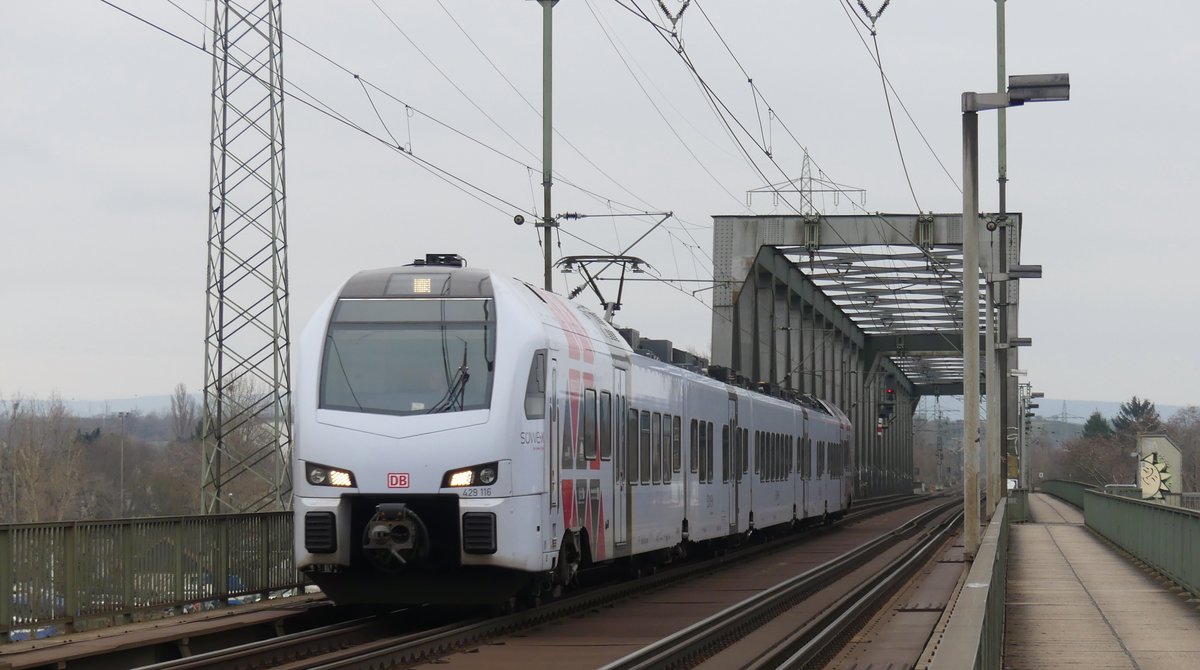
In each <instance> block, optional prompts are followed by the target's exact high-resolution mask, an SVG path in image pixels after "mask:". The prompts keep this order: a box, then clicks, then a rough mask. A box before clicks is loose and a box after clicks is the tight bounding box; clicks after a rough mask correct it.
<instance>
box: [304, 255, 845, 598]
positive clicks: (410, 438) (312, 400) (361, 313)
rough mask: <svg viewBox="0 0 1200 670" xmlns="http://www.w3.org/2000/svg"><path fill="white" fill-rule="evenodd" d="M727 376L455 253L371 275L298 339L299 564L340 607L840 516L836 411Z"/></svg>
mask: <svg viewBox="0 0 1200 670" xmlns="http://www.w3.org/2000/svg"><path fill="white" fill-rule="evenodd" d="M728 381H729V380H720V379H716V378H713V377H710V376H705V375H702V374H698V373H696V372H694V371H689V370H685V369H683V368H682V367H679V366H675V365H671V364H669V363H667V362H663V361H659V360H655V359H654V358H651V357H648V356H645V355H642V354H639V353H637V352H635V351H634V350H633V349H632V348H631V346H630V345H629V343H628V342H627V341H626V340H625V339H624V338H623V337H622V336H621V335H620V334H619V333H617V331H615V330H614V329H613V328H612V327H611V326H610V325H609V324H608V323H605V322H604V321H603V320H602V319H600V318H598V317H597V316H596V315H595V314H593V313H591V312H590V311H588V310H586V309H584V308H582V307H580V306H578V305H576V304H574V303H571V302H569V301H567V300H566V299H564V298H562V297H560V296H558V295H555V294H553V293H549V292H546V291H542V290H541V289H538V288H535V287H533V286H530V285H528V284H525V283H523V282H520V281H517V280H513V279H509V278H505V277H502V276H500V275H496V274H494V273H491V272H488V271H485V270H479V269H474V268H468V267H465V266H464V264H463V263H462V262H461V259H459V258H458V257H456V256H447V255H431V256H428V257H426V259H424V260H422V261H418V262H416V263H414V264H413V265H409V266H404V267H400V268H387V269H382V270H371V271H365V272H361V273H359V274H357V275H355V276H354V277H352V278H351V279H350V280H349V281H348V282H347V283H346V284H345V285H344V286H343V287H342V288H341V289H340V290H339V291H338V293H337V294H335V295H334V296H332V297H331V298H330V299H329V300H328V301H326V303H325V304H324V305H323V306H322V307H321V308H320V309H319V310H318V312H317V314H316V315H315V316H314V317H313V319H312V321H311V322H310V324H309V325H308V327H307V328H306V329H305V330H304V333H303V335H302V338H301V340H300V342H299V345H298V347H297V361H296V366H295V385H294V386H295V397H294V405H293V411H294V422H295V426H296V430H295V436H294V437H295V458H294V459H293V460H294V462H295V478H294V479H295V484H294V510H295V515H296V526H295V527H296V529H297V531H296V539H295V551H296V556H297V564H298V566H299V567H300V568H301V569H302V570H305V571H306V572H307V573H309V574H310V576H311V577H312V579H313V580H314V581H315V582H316V583H317V584H318V585H320V586H321V587H322V588H323V589H324V590H325V591H326V592H327V593H328V594H329V595H330V596H331V597H332V598H333V599H334V600H335V601H338V602H380V603H419V602H436V603H486V602H497V601H500V600H503V599H506V598H508V597H509V596H511V595H513V594H514V593H517V592H518V591H524V592H526V593H533V594H536V593H539V592H540V591H542V590H544V589H554V588H557V587H561V586H565V585H568V584H570V583H571V582H572V581H573V580H574V579H575V575H576V573H577V571H578V570H579V569H580V568H581V567H586V566H589V565H595V564H601V563H605V562H611V561H621V562H629V563H630V564H631V565H634V566H635V567H636V566H640V565H644V564H655V563H661V562H664V561H667V560H670V559H671V558H672V557H674V556H677V555H679V554H681V553H684V552H685V551H686V550H687V548H688V547H689V546H695V545H697V544H701V543H709V544H712V543H718V544H719V543H736V542H738V541H740V540H741V539H744V538H745V536H746V535H747V534H748V533H750V532H753V531H754V530H756V529H761V528H765V527H769V526H777V525H780V524H786V523H795V522H803V521H806V520H810V519H817V518H827V516H828V515H830V514H834V515H836V514H839V513H842V512H844V511H845V509H846V508H847V507H848V506H849V503H850V499H849V493H848V492H849V491H850V490H851V487H850V486H849V485H848V482H847V481H846V480H847V478H848V477H849V476H850V472H851V470H850V469H849V467H848V465H849V462H848V454H849V453H850V452H849V444H850V439H851V434H850V424H849V421H848V420H847V419H846V417H845V415H843V414H842V413H841V412H840V411H838V410H837V409H836V408H833V407H832V406H829V405H827V404H825V403H822V402H820V401H817V400H815V399H783V398H779V397H772V396H771V395H767V394H764V393H759V392H756V391H752V390H749V389H747V388H743V387H740V386H737V385H734V384H730V383H728Z"/></svg>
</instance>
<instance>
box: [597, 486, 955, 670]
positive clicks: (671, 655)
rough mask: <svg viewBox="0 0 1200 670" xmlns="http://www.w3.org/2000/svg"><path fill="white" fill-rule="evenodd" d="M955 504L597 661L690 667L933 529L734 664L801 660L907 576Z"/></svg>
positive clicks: (821, 649)
mask: <svg viewBox="0 0 1200 670" xmlns="http://www.w3.org/2000/svg"><path fill="white" fill-rule="evenodd" d="M956 507H958V504H957V503H954V502H951V503H946V504H944V505H941V506H939V507H937V508H934V509H932V510H929V511H927V512H924V513H922V514H920V515H918V516H916V517H914V518H913V519H911V520H910V521H908V522H907V523H905V524H904V525H903V526H901V527H900V528H897V529H896V530H894V531H892V532H891V533H887V534H884V535H881V536H879V537H877V538H875V539H874V540H872V541H870V542H867V543H865V544H863V545H860V546H858V547H856V548H855V549H853V550H851V551H849V552H846V553H844V554H842V555H840V556H838V557H836V558H834V559H832V560H830V561H827V562H826V563H823V564H821V565H819V566H817V567H816V568H813V569H812V570H809V571H807V572H805V573H803V574H800V575H797V576H795V577H793V578H791V579H788V580H786V581H784V582H781V583H779V584H778V585H776V586H774V587H772V588H770V589H767V590H765V591H762V592H760V593H758V594H755V595H753V596H751V597H749V598H746V599H745V600H743V601H741V602H738V603H736V604H734V605H732V606H730V607H727V608H725V609H724V610H722V611H720V612H717V613H716V614H713V615H712V616H709V617H707V618H706V619H704V620H702V621H699V622H697V623H695V624H693V625H692V626H689V627H688V628H685V629H683V630H681V631H679V632H678V633H675V634H674V635H671V636H669V637H666V638H664V639H662V640H660V641H658V642H656V643H654V644H652V645H649V646H647V647H645V648H643V649H641V650H639V651H637V652H635V653H633V654H629V655H627V656H625V657H624V658H621V659H619V660H617V661H615V662H613V663H610V664H608V665H606V666H604V669H603V670H649V669H651V668H656V669H657V668H685V667H692V666H694V665H696V664H697V663H699V662H700V661H703V660H704V659H706V658H708V657H710V656H712V655H713V654H714V653H715V652H717V651H719V650H720V649H722V648H723V647H725V646H726V645H728V644H730V643H732V642H734V641H736V640H739V639H741V638H742V637H744V636H745V635H747V634H748V633H750V632H751V631H754V630H756V629H758V628H759V627H760V626H762V625H763V624H764V623H765V622H766V621H769V620H771V619H774V618H775V617H777V616H779V615H780V614H782V613H783V612H785V611H787V610H789V609H790V608H791V607H792V606H793V605H795V604H796V603H798V602H799V601H800V600H802V599H804V598H806V597H808V596H810V595H812V594H813V593H815V592H817V591H819V590H821V589H824V588H826V587H828V586H829V585H830V584H832V583H834V582H836V581H837V580H839V579H841V578H842V577H844V576H845V575H847V574H848V573H850V572H851V571H853V570H855V569H856V568H858V567H860V566H862V565H864V564H865V563H867V562H868V561H870V560H871V559H872V558H874V557H876V556H878V555H879V554H880V553H881V552H883V551H884V550H885V549H887V548H888V547H890V546H892V545H895V544H897V543H899V542H900V541H902V540H903V539H905V538H906V537H909V536H912V535H914V534H916V533H918V532H919V531H921V530H923V529H925V528H926V527H928V526H930V525H932V526H933V527H934V528H933V530H932V531H930V532H929V533H928V534H927V535H926V536H925V537H924V539H922V540H921V541H919V542H916V543H914V544H913V546H912V547H911V548H909V549H906V550H905V551H904V552H903V553H902V554H901V555H900V556H899V558H897V559H895V560H894V561H893V562H892V564H891V566H890V567H889V569H887V570H886V571H884V572H880V573H878V574H877V575H876V576H874V577H872V578H871V579H868V580H867V581H864V582H862V583H860V584H859V585H858V586H856V587H855V588H854V589H853V590H851V591H850V592H849V593H847V594H846V595H844V596H842V597H841V598H839V599H838V600H837V602H836V603H834V605H833V606H832V607H828V608H826V609H825V610H824V611H823V612H821V613H820V614H818V615H817V616H816V617H815V618H813V619H811V620H810V621H809V622H808V623H806V624H805V625H804V626H803V627H801V628H800V629H798V630H795V631H794V632H793V633H791V634H789V635H787V636H786V637H784V638H782V639H780V640H778V641H777V642H776V643H775V644H774V645H772V646H770V647H768V648H766V649H764V650H763V651H762V653H761V654H759V655H758V656H757V657H755V658H753V659H752V660H751V661H750V662H748V663H745V664H742V665H741V666H740V667H742V668H746V669H747V670H751V669H752V670H767V669H769V668H804V667H809V666H810V665H813V664H815V663H816V662H817V661H818V660H819V659H820V658H822V657H823V656H824V655H825V654H826V653H827V651H828V650H830V648H831V647H833V646H834V644H835V642H836V641H837V640H838V639H839V638H842V637H845V636H846V635H848V634H849V633H852V632H853V630H854V628H855V627H856V625H857V624H858V622H860V620H861V619H862V617H864V616H867V615H869V614H871V613H872V612H873V611H874V608H875V607H876V606H877V605H878V604H879V603H880V602H881V601H882V600H883V599H884V598H886V597H887V595H888V594H890V593H891V592H892V590H893V589H895V588H896V587H898V586H899V585H900V584H901V583H903V582H904V580H906V579H907V578H908V577H909V576H911V575H912V573H913V572H914V571H915V570H916V569H918V568H919V567H920V566H921V565H922V564H923V563H924V561H925V560H927V559H928V557H929V555H931V553H932V552H933V551H934V550H936V548H937V547H939V546H941V545H942V544H943V543H944V541H945V539H946V535H947V533H949V532H952V530H953V528H954V527H955V526H956V525H957V523H958V521H960V520H961V513H960V514H958V515H950V514H948V513H949V511H950V510H952V509H954V508H956ZM726 667H729V666H726Z"/></svg>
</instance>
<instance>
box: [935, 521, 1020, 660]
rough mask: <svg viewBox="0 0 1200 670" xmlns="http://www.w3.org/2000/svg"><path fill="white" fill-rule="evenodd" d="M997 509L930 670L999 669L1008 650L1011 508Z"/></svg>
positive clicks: (981, 542)
mask: <svg viewBox="0 0 1200 670" xmlns="http://www.w3.org/2000/svg"><path fill="white" fill-rule="evenodd" d="M1007 507H1008V506H1007V505H1001V506H999V507H997V508H996V513H995V514H993V515H992V521H991V523H989V524H988V527H987V530H986V531H984V534H983V538H982V540H981V541H980V543H979V551H978V553H976V555H975V562H974V563H972V565H971V569H970V571H969V572H968V573H967V579H966V581H965V582H964V583H963V587H962V591H961V592H960V593H959V596H958V601H957V602H956V603H955V605H954V612H953V613H952V614H951V616H950V621H949V623H947V624H946V631H945V632H944V633H943V634H942V638H941V641H940V642H939V644H938V647H937V650H936V651H935V652H934V655H933V658H932V659H931V661H930V664H929V670H966V669H967V668H972V669H975V670H999V668H1000V667H1001V656H1002V655H1003V653H1004V598H1005V592H1006V590H1007V586H1008V583H1007V580H1006V573H1007V572H1008V524H1009V517H1008V509H1007Z"/></svg>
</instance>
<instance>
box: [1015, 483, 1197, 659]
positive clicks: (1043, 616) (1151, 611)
mask: <svg viewBox="0 0 1200 670" xmlns="http://www.w3.org/2000/svg"><path fill="white" fill-rule="evenodd" d="M1029 507H1030V513H1031V515H1032V517H1033V521H1032V522H1031V523H1025V524H1014V525H1013V526H1012V528H1011V529H1010V533H1011V534H1010V536H1009V542H1010V545H1009V566H1008V597H1007V602H1006V604H1005V607H1006V609H1005V639H1004V667H1005V668H1011V669H1013V670H1021V669H1026V668H1029V669H1034V668H1036V669H1039V670H1040V669H1042V668H1087V669H1088V670H1102V669H1107V668H1122V669H1125V668H1134V669H1138V670H1152V669H1153V670H1158V669H1163V670H1166V669H1176V668H1177V669H1179V670H1194V669H1197V668H1200V608H1198V607H1197V603H1196V602H1195V601H1194V600H1192V601H1189V600H1188V599H1187V598H1185V597H1181V596H1180V595H1179V590H1178V589H1176V588H1174V587H1173V585H1172V584H1170V583H1169V582H1166V583H1164V582H1162V581H1160V580H1159V579H1158V578H1156V577H1153V576H1150V575H1149V574H1147V573H1146V572H1145V571H1143V570H1142V569H1140V568H1138V567H1137V566H1135V565H1134V564H1133V563H1132V562H1131V561H1130V560H1129V559H1128V558H1126V557H1125V556H1124V555H1123V554H1120V553H1118V552H1117V550H1116V549H1114V548H1112V547H1111V546H1110V545H1108V544H1107V543H1105V542H1104V541H1103V540H1102V539H1100V538H1099V537H1097V536H1096V535H1095V534H1093V533H1092V532H1091V531H1090V530H1089V529H1088V528H1087V527H1086V526H1084V525H1083V514H1082V513H1081V512H1080V511H1079V510H1077V509H1075V508H1074V507H1072V506H1070V505H1068V504H1067V503H1065V502H1063V501H1061V500H1058V499H1057V498H1053V497H1051V496H1048V495H1045V494H1033V495H1031V496H1030V498H1029ZM1197 560H1200V556H1198V557H1197Z"/></svg>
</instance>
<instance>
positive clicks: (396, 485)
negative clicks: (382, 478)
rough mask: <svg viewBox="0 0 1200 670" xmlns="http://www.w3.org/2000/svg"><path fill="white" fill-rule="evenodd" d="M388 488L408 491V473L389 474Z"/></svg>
mask: <svg viewBox="0 0 1200 670" xmlns="http://www.w3.org/2000/svg"><path fill="white" fill-rule="evenodd" d="M388 488H389V489H406V488H408V473H407V472H389V473H388Z"/></svg>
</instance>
